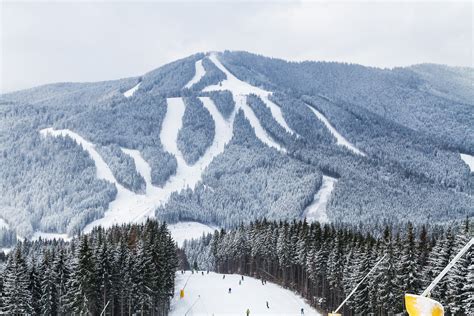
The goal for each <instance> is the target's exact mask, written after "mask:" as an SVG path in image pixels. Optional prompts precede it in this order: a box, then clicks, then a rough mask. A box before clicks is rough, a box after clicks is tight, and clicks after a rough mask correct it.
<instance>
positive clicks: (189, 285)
mask: <svg viewBox="0 0 474 316" xmlns="http://www.w3.org/2000/svg"><path fill="white" fill-rule="evenodd" d="M239 280H241V276H240V275H237V274H227V275H226V277H225V279H222V274H219V273H215V272H209V274H207V273H206V272H204V275H202V273H201V272H197V273H194V274H192V273H191V272H190V271H186V272H185V274H181V273H180V272H177V273H176V287H175V295H174V297H173V298H172V301H171V311H170V315H171V316H175V315H176V316H177V315H180V316H182V315H209V316H211V315H215V316H220V315H245V312H246V310H247V309H249V310H250V315H251V316H255V315H300V310H301V308H303V309H304V314H305V315H311V316H316V315H321V314H320V313H318V312H317V311H316V310H314V309H313V308H312V307H311V306H309V305H308V304H307V303H306V302H305V300H304V299H303V298H301V297H300V296H298V295H297V294H295V293H293V292H291V291H290V290H287V289H284V288H282V287H280V286H279V285H276V284H274V283H270V282H267V283H266V284H265V285H262V282H261V281H260V280H258V279H255V278H252V277H248V276H245V277H244V281H242V284H241V285H239ZM183 287H185V288H184V297H183V298H182V299H181V298H180V297H179V291H180V290H181V289H182V288H183ZM229 288H231V289H232V293H228V289H229ZM267 301H268V304H269V306H270V308H267V306H266V302H267Z"/></svg>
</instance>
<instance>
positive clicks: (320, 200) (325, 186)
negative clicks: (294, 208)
mask: <svg viewBox="0 0 474 316" xmlns="http://www.w3.org/2000/svg"><path fill="white" fill-rule="evenodd" d="M336 183H337V179H336V178H332V177H328V176H323V181H322V184H321V188H320V189H319V190H318V192H316V194H315V195H314V199H313V202H312V203H311V204H310V205H308V206H307V207H306V209H305V211H304V212H303V218H305V217H306V219H307V220H308V222H314V221H318V222H320V223H328V222H329V218H328V215H327V212H326V210H327V209H326V207H327V204H328V201H329V198H330V197H331V193H332V191H333V190H334V188H335V186H336Z"/></svg>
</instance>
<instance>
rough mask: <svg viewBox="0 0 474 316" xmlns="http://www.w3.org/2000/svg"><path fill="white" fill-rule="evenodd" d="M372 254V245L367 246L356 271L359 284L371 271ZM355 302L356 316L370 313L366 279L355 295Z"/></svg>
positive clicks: (355, 278) (367, 281)
mask: <svg viewBox="0 0 474 316" xmlns="http://www.w3.org/2000/svg"><path fill="white" fill-rule="evenodd" d="M370 252H371V249H370V245H367V246H366V248H365V251H363V252H362V253H361V256H360V259H359V260H358V262H357V266H356V269H355V271H354V272H355V273H354V280H355V282H357V283H359V282H360V281H361V280H362V279H363V278H364V277H365V275H366V274H367V273H369V271H370V269H371V266H370V263H371V260H370V256H371V253H370ZM353 301H354V311H355V313H356V314H360V315H367V314H368V313H369V312H370V299H369V280H367V279H366V280H365V281H364V282H362V283H361V285H360V286H359V288H358V289H357V291H356V292H355V294H354V299H353Z"/></svg>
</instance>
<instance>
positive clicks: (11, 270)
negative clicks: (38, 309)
mask: <svg viewBox="0 0 474 316" xmlns="http://www.w3.org/2000/svg"><path fill="white" fill-rule="evenodd" d="M4 275H5V280H4V305H5V307H4V312H5V313H6V314H8V315H23V314H32V313H33V312H34V310H33V304H32V296H31V292H30V289H29V286H30V278H29V275H28V267H27V265H26V262H25V260H24V259H23V255H22V249H21V246H20V245H18V246H17V248H16V250H15V253H14V254H13V256H9V259H8V261H7V266H6V268H5V272H4Z"/></svg>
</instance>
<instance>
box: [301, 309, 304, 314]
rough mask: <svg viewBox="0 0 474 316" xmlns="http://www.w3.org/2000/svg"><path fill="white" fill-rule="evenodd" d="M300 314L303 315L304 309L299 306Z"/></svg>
mask: <svg viewBox="0 0 474 316" xmlns="http://www.w3.org/2000/svg"><path fill="white" fill-rule="evenodd" d="M301 315H304V309H303V307H301Z"/></svg>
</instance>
